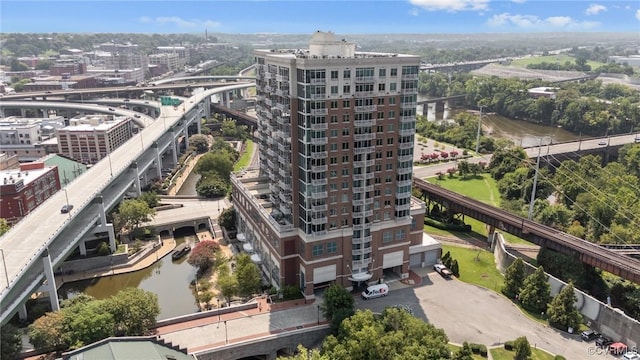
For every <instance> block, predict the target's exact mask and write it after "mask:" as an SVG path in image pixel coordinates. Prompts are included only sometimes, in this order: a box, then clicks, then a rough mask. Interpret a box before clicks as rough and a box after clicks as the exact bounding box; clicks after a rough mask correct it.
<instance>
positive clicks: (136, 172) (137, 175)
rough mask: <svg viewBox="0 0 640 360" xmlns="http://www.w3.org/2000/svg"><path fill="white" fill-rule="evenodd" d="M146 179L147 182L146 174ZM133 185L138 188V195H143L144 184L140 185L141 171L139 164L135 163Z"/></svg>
mask: <svg viewBox="0 0 640 360" xmlns="http://www.w3.org/2000/svg"><path fill="white" fill-rule="evenodd" d="M143 176H144V177H145V180H146V174H144V175H143ZM133 178H134V180H133V183H134V185H135V187H136V193H137V194H138V196H140V195H142V184H140V171H139V169H138V163H137V162H134V163H133Z"/></svg>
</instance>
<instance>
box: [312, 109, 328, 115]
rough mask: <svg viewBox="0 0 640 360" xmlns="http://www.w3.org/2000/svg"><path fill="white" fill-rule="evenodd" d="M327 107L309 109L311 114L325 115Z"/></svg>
mask: <svg viewBox="0 0 640 360" xmlns="http://www.w3.org/2000/svg"><path fill="white" fill-rule="evenodd" d="M328 113H329V109H327V108H324V109H311V115H313V116H327V114H328Z"/></svg>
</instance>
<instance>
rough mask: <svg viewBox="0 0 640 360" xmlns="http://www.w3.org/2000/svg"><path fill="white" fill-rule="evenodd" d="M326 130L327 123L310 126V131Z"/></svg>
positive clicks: (327, 127)
mask: <svg viewBox="0 0 640 360" xmlns="http://www.w3.org/2000/svg"><path fill="white" fill-rule="evenodd" d="M327 129H329V124H327V123H322V124H311V130H327Z"/></svg>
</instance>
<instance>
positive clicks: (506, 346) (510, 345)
mask: <svg viewBox="0 0 640 360" xmlns="http://www.w3.org/2000/svg"><path fill="white" fill-rule="evenodd" d="M504 349H505V350H509V351H513V341H507V342H505V343H504Z"/></svg>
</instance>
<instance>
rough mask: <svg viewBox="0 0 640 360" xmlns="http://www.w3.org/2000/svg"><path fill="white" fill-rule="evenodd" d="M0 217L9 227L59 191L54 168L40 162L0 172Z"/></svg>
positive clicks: (57, 178) (57, 177)
mask: <svg viewBox="0 0 640 360" xmlns="http://www.w3.org/2000/svg"><path fill="white" fill-rule="evenodd" d="M0 178H2V180H1V181H2V182H0V217H1V218H3V219H6V220H7V221H8V222H9V223H10V224H13V223H15V222H17V221H19V220H20V219H22V218H23V217H25V216H26V215H27V214H29V213H30V212H32V211H33V209H35V208H36V207H38V206H39V205H40V204H42V203H43V202H45V200H47V199H48V198H50V197H51V196H53V194H55V193H56V192H57V191H58V190H60V178H59V176H58V168H57V167H56V166H45V164H44V163H42V162H33V163H28V164H21V165H20V168H19V169H11V170H2V171H0Z"/></svg>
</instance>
